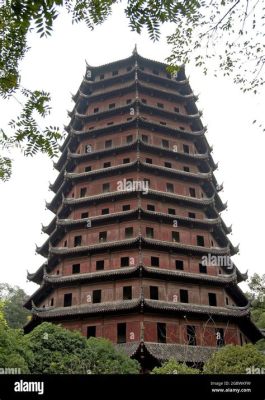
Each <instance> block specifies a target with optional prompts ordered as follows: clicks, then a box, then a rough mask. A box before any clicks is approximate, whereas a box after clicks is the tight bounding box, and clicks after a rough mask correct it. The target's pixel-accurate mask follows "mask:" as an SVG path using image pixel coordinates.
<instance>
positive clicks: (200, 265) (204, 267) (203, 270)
mask: <svg viewBox="0 0 265 400" xmlns="http://www.w3.org/2000/svg"><path fill="white" fill-rule="evenodd" d="M199 271H200V273H201V274H207V266H206V265H203V264H201V263H200V264H199Z"/></svg>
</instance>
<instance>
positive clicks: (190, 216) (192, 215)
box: [188, 212, 196, 219]
mask: <svg viewBox="0 0 265 400" xmlns="http://www.w3.org/2000/svg"><path fill="white" fill-rule="evenodd" d="M188 216H189V218H194V219H195V218H196V214H195V213H193V212H189V213H188Z"/></svg>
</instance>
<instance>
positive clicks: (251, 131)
mask: <svg viewBox="0 0 265 400" xmlns="http://www.w3.org/2000/svg"><path fill="white" fill-rule="evenodd" d="M172 31H173V26H170V25H167V26H166V27H164V28H163V29H162V37H161V40H160V41H159V42H158V43H153V42H151V41H150V40H149V38H148V35H147V34H146V33H145V32H143V33H142V34H141V36H139V35H137V34H136V33H133V32H131V31H130V29H129V28H128V23H127V20H126V18H125V16H123V11H122V9H121V7H120V6H118V7H115V8H114V12H113V15H112V17H111V18H110V19H109V20H108V21H107V22H106V23H104V24H103V25H102V26H100V27H98V28H96V29H95V30H94V31H93V32H91V31H89V29H88V28H86V26H85V25H84V24H79V25H72V23H71V18H70V16H68V15H67V14H65V13H64V14H63V15H62V16H60V17H59V18H58V19H57V21H56V24H55V29H54V33H53V35H52V37H51V38H49V39H39V38H38V36H37V35H36V34H31V36H30V40H29V44H30V46H31V50H30V51H29V53H28V54H27V56H26V58H25V59H24V61H23V62H22V63H21V75H22V84H23V85H24V86H25V87H28V88H30V89H44V90H47V91H49V92H50V93H51V95H52V106H53V112H52V114H51V117H50V118H49V120H47V121H46V122H45V123H44V124H43V126H45V125H46V124H50V123H51V124H52V125H57V126H60V127H61V128H62V129H63V126H64V125H67V124H68V122H69V119H68V117H67V110H71V109H72V108H73V102H72V101H71V93H73V94H74V93H76V91H77V89H78V87H79V85H80V83H81V81H82V78H83V75H84V73H85V60H87V62H88V63H89V64H91V65H100V64H105V63H108V62H111V61H115V60H118V59H121V58H126V57H128V56H130V54H131V53H132V51H133V48H134V45H135V44H137V47H138V52H139V53H140V54H141V55H142V56H143V57H147V58H151V59H154V60H158V61H162V62H164V61H165V58H166V57H167V56H168V55H169V52H170V50H169V48H168V46H167V45H166V39H165V37H166V35H167V34H169V33H170V32H172ZM186 73H187V75H188V76H189V77H190V83H191V86H192V89H193V91H194V93H195V94H199V101H198V103H197V105H198V108H199V109H200V110H202V111H203V117H202V121H203V123H204V124H205V125H207V126H208V133H207V138H208V141H209V143H210V145H213V146H214V151H213V157H214V160H215V161H219V168H218V170H217V171H216V172H215V175H216V177H217V180H218V182H219V183H222V182H224V190H223V191H222V192H221V194H220V195H221V198H222V199H223V201H226V200H228V211H224V212H223V213H222V217H223V218H224V220H225V222H226V223H227V224H228V225H230V224H233V233H232V235H230V239H231V240H232V242H233V244H235V245H237V244H238V243H240V255H238V256H235V257H233V260H234V262H235V263H236V265H237V266H238V268H239V269H240V270H241V271H242V272H245V271H246V270H247V269H248V271H249V273H250V274H253V273H254V272H258V273H263V272H264V261H263V257H262V252H261V249H262V248H263V245H264V244H263V240H264V232H263V231H264V212H263V209H264V195H265V189H264V180H263V179H264V178H263V175H264V159H265V158H264V149H265V133H263V132H262V131H261V130H259V129H258V128H257V127H255V126H253V125H252V121H253V120H254V119H256V118H257V119H263V120H264V101H263V107H262V103H261V102H262V100H264V96H259V97H256V96H255V95H250V94H248V95H243V94H242V93H241V92H240V91H239V88H238V87H235V86H234V85H233V83H231V82H229V81H228V80H227V79H224V78H222V77H219V78H218V79H216V78H213V77H212V76H207V77H205V76H203V75H202V74H201V73H200V71H198V70H196V69H195V68H193V67H192V66H189V67H187V68H186ZM19 110H20V106H19V103H18V102H17V101H16V100H14V99H12V100H10V101H9V102H6V101H3V100H1V101H0V127H4V128H6V126H7V123H8V121H9V120H10V119H11V118H12V117H15V116H16V114H17V113H18V112H19ZM12 158H13V160H14V166H13V175H12V178H11V179H10V181H9V182H7V183H0V196H1V197H0V199H1V200H0V201H1V207H0V239H1V241H0V243H1V270H0V274H1V275H0V281H1V282H8V283H10V284H16V285H19V286H21V287H23V288H24V289H25V290H26V291H27V292H28V293H32V292H33V291H34V290H35V289H36V288H37V286H36V285H35V284H33V283H27V282H26V270H27V269H28V270H29V271H30V272H33V271H35V270H36V269H37V268H38V267H39V266H40V265H41V264H42V263H43V261H44V258H43V257H42V256H39V255H36V254H35V243H36V244H37V245H41V244H42V243H43V242H44V241H45V240H46V237H47V236H46V235H45V234H42V233H41V224H42V223H43V224H44V225H47V224H48V223H49V222H50V221H51V219H52V218H53V214H52V213H51V212H50V211H48V210H45V200H47V201H50V200H51V198H52V197H53V193H52V192H50V191H49V190H48V185H49V181H50V182H53V181H54V179H55V177H56V175H57V171H56V170H54V169H53V163H52V161H51V160H50V159H49V158H48V157H46V156H44V155H37V156H35V157H33V158H24V157H23V156H22V155H20V154H19V153H18V152H15V153H12ZM243 288H244V286H243Z"/></svg>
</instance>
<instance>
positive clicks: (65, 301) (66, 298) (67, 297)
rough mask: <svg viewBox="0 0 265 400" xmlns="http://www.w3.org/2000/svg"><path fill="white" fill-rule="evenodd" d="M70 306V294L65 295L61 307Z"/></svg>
mask: <svg viewBox="0 0 265 400" xmlns="http://www.w3.org/2000/svg"><path fill="white" fill-rule="evenodd" d="M71 305H72V293H65V294H64V299H63V306H64V307H71Z"/></svg>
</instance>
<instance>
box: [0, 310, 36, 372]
mask: <svg viewBox="0 0 265 400" xmlns="http://www.w3.org/2000/svg"><path fill="white" fill-rule="evenodd" d="M29 358H30V351H29V350H28V349H26V348H25V346H24V344H23V332H22V330H20V329H12V328H9V327H8V325H7V323H6V321H4V319H3V314H2V313H1V312H0V368H16V369H19V368H20V370H21V373H28V372H29V369H28V359H29Z"/></svg>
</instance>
